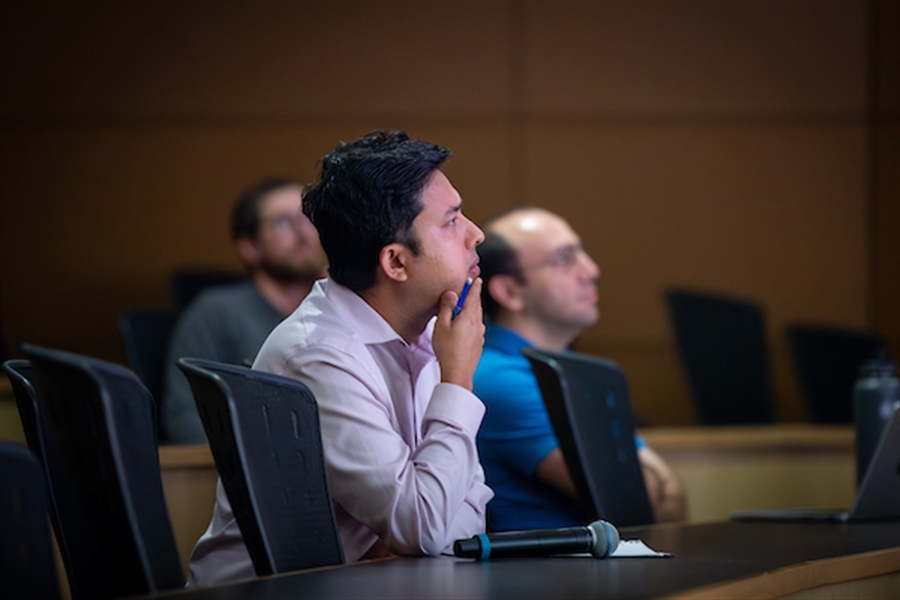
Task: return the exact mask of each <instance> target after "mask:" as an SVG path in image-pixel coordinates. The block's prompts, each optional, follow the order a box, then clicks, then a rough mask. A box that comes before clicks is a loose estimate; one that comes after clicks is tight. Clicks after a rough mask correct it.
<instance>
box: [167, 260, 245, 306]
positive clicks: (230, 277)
mask: <svg viewBox="0 0 900 600" xmlns="http://www.w3.org/2000/svg"><path fill="white" fill-rule="evenodd" d="M246 278H247V276H246V275H244V274H243V273H239V272H237V271H226V270H222V269H204V268H184V269H178V270H177V271H175V272H174V273H172V280H171V285H172V299H173V300H174V301H175V305H176V306H178V308H179V309H184V308H186V307H187V306H188V305H189V304H190V303H191V301H193V299H194V298H196V297H197V295H198V294H199V293H200V292H202V291H204V290H205V289H206V288H210V287H215V286H217V285H227V284H229V283H237V282H239V281H243V280H244V279H246Z"/></svg>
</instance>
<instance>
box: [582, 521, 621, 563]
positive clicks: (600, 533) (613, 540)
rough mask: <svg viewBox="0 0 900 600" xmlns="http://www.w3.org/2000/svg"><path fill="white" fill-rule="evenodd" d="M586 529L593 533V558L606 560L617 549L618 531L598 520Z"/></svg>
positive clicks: (605, 522) (609, 524) (610, 524)
mask: <svg viewBox="0 0 900 600" xmlns="http://www.w3.org/2000/svg"><path fill="white" fill-rule="evenodd" d="M587 527H588V529H590V530H591V531H592V532H593V533H594V540H595V542H596V543H595V544H594V547H593V548H591V554H593V555H594V558H606V557H607V556H609V555H610V554H612V553H613V552H615V551H616V548H618V547H619V530H618V529H616V527H615V526H614V525H613V524H612V523H609V522H607V521H604V520H602V519H598V520H597V521H594V522H593V523H591V524H590V525H588V526H587Z"/></svg>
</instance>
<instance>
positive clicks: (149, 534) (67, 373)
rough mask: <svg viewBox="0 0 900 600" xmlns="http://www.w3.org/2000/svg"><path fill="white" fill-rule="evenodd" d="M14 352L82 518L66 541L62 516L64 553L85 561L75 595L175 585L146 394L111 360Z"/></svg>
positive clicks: (178, 576) (179, 578)
mask: <svg viewBox="0 0 900 600" xmlns="http://www.w3.org/2000/svg"><path fill="white" fill-rule="evenodd" d="M23 351H24V353H25V355H26V356H28V357H29V358H30V359H31V362H32V364H33V365H34V367H35V369H36V371H37V392H38V395H39V397H40V398H41V400H42V403H43V404H44V406H46V407H47V408H48V409H49V410H48V411H47V412H48V413H49V416H50V419H51V421H52V423H53V426H54V428H55V430H56V434H57V439H58V441H59V446H60V448H61V449H62V453H63V455H64V462H65V466H66V470H67V472H68V474H69V476H70V478H71V483H72V489H73V496H74V499H75V502H76V503H77V506H78V509H77V512H78V513H79V514H80V516H81V523H80V524H79V525H80V527H78V528H77V529H76V528H73V529H75V535H70V534H69V533H70V531H71V530H70V528H69V526H70V523H67V522H65V521H63V520H61V525H62V529H63V530H65V531H66V537H67V541H68V543H69V549H70V551H71V552H73V553H78V554H83V555H86V556H87V557H88V558H86V559H85V561H83V562H84V563H86V564H88V565H89V567H88V568H89V571H88V572H86V573H84V574H82V573H78V574H77V577H76V579H77V580H78V590H77V591H78V594H79V596H80V597H86V598H108V597H112V596H126V595H134V594H145V593H149V592H155V591H161V590H166V589H170V588H175V587H180V586H182V585H184V574H183V572H182V568H181V560H180V558H179V555H178V548H177V546H176V545H175V536H174V534H173V532H172V526H171V523H170V521H169V515H168V510H167V508H166V500H165V496H164V495H163V488H162V477H161V472H160V466H159V452H158V448H157V438H156V423H155V419H154V407H153V399H152V398H151V396H150V393H149V392H148V391H147V388H145V387H144V385H143V384H142V383H141V382H140V380H139V379H138V378H137V376H136V375H135V374H134V373H133V372H132V371H129V370H128V369H126V368H124V367H122V366H119V365H116V364H113V363H109V362H106V361H102V360H98V359H96V358H90V357H86V356H81V355H78V354H72V353H68V352H60V351H57V350H49V349H46V348H38V347H36V346H30V345H26V346H24V347H23ZM51 476H52V475H51ZM54 483H55V482H54Z"/></svg>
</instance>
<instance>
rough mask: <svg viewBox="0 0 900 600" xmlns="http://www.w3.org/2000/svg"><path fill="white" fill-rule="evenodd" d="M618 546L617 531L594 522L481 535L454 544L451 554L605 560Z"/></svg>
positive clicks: (478, 557) (467, 556) (475, 556)
mask: <svg viewBox="0 0 900 600" xmlns="http://www.w3.org/2000/svg"><path fill="white" fill-rule="evenodd" d="M618 545H619V531H618V530H617V529H616V528H615V527H614V526H613V525H612V524H611V523H607V522H606V521H602V520H598V521H594V522H593V523H591V524H590V525H588V526H586V527H563V528H561V529H532V530H525V531H500V532H495V533H480V534H478V535H476V536H475V537H471V538H469V539H465V540H456V541H455V542H454V543H453V554H455V555H456V556H459V557H461V558H477V559H478V560H487V559H489V558H503V557H527V556H550V555H553V554H575V553H580V552H590V553H591V554H592V555H593V556H594V558H605V557H607V556H609V555H610V554H612V553H613V552H615V550H616V548H617V547H618Z"/></svg>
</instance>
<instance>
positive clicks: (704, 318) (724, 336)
mask: <svg viewBox="0 0 900 600" xmlns="http://www.w3.org/2000/svg"><path fill="white" fill-rule="evenodd" d="M665 299H666V303H667V305H668V309H669V316H670V318H671V323H672V326H673V328H674V332H675V341H676V345H677V347H678V354H679V356H680V358H681V364H682V366H683V368H684V372H685V375H686V377H687V381H688V387H689V388H690V391H691V395H692V397H693V399H694V404H695V407H696V409H697V416H698V419H699V422H700V423H701V424H703V425H739V424H757V423H771V422H773V421H774V420H775V417H774V411H773V408H772V381H771V375H770V371H769V350H768V345H767V343H766V329H765V322H764V317H763V310H762V308H761V307H760V306H759V305H758V304H757V303H755V302H752V301H750V300H746V299H742V298H733V297H727V296H722V295H717V294H709V293H703V292H695V291H689V290H668V291H666V292H665Z"/></svg>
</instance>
